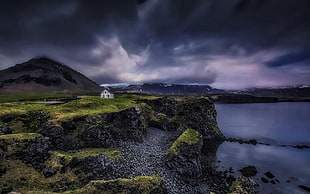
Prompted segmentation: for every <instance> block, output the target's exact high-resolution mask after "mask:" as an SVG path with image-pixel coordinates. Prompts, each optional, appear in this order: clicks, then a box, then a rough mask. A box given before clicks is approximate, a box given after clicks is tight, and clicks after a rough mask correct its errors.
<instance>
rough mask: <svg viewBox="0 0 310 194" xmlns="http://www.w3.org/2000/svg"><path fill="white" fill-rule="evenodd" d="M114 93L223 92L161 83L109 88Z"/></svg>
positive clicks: (214, 89) (207, 87)
mask: <svg viewBox="0 0 310 194" xmlns="http://www.w3.org/2000/svg"><path fill="white" fill-rule="evenodd" d="M105 87H107V85H105ZM109 88H110V89H111V90H112V91H114V92H127V93H149V94H175V95H182V94H210V93H222V92H224V90H219V89H216V88H212V87H210V86H208V85H176V84H163V83H145V84H141V85H129V86H123V87H120V86H115V85H112V86H110V87H109Z"/></svg>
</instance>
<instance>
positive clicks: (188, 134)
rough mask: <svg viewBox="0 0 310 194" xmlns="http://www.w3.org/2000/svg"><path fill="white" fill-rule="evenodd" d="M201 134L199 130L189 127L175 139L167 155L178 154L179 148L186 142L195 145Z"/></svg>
mask: <svg viewBox="0 0 310 194" xmlns="http://www.w3.org/2000/svg"><path fill="white" fill-rule="evenodd" d="M199 139H200V134H199V132H198V131H196V130H193V129H187V130H186V131H184V132H183V133H182V135H180V137H178V139H177V140H175V141H174V142H173V144H172V146H171V147H170V148H169V150H168V152H167V155H177V154H178V152H179V149H180V147H181V146H183V145H184V144H186V145H193V144H196V143H198V142H199Z"/></svg>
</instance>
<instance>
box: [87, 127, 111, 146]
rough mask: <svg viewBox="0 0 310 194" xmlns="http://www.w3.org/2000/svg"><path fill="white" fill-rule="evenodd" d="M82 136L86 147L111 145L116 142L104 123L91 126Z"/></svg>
mask: <svg viewBox="0 0 310 194" xmlns="http://www.w3.org/2000/svg"><path fill="white" fill-rule="evenodd" d="M81 138H82V140H83V141H84V143H85V146H86V147H110V146H111V145H112V144H113V143H114V140H113V138H112V135H111V133H110V132H109V130H108V129H107V128H106V127H105V126H104V125H100V126H96V127H91V128H89V129H88V130H86V131H84V133H83V134H82V135H81Z"/></svg>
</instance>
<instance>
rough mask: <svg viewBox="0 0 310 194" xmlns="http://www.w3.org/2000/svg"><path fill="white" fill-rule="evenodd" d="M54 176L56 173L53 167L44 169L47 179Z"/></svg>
mask: <svg viewBox="0 0 310 194" xmlns="http://www.w3.org/2000/svg"><path fill="white" fill-rule="evenodd" d="M54 174H56V171H55V170H54V169H53V168H51V167H47V168H44V169H43V175H44V176H45V177H51V176H53V175H54Z"/></svg>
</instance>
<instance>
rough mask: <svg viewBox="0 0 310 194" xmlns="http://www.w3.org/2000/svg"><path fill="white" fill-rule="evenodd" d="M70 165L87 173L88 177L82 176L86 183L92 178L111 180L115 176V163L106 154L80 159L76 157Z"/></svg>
mask: <svg viewBox="0 0 310 194" xmlns="http://www.w3.org/2000/svg"><path fill="white" fill-rule="evenodd" d="M69 165H70V166H71V167H75V168H78V169H79V171H81V172H83V173H84V174H86V177H83V178H82V179H83V180H82V181H83V182H84V183H88V182H89V181H90V180H109V179H113V178H115V177H114V176H115V166H114V163H113V161H112V160H111V159H109V157H108V156H107V155H105V154H100V155H97V156H88V157H86V158H84V159H80V160H79V159H76V158H75V159H74V160H72V161H71V163H70V164H69ZM79 171H77V172H79Z"/></svg>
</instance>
